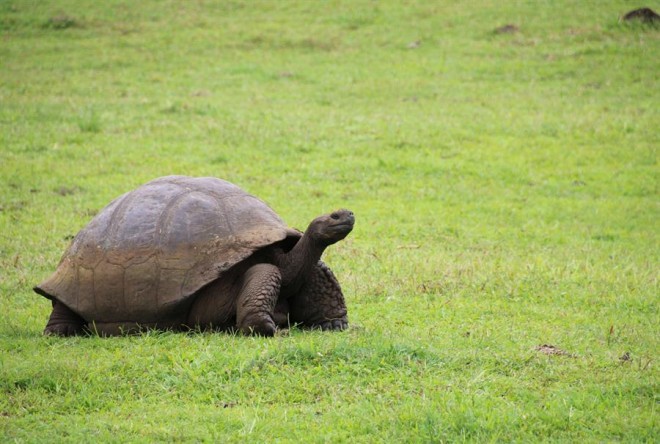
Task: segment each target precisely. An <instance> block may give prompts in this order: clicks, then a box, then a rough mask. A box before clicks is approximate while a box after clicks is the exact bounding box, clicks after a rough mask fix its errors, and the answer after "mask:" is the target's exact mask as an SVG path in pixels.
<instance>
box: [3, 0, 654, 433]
mask: <svg viewBox="0 0 660 444" xmlns="http://www.w3.org/2000/svg"><path fill="white" fill-rule="evenodd" d="M51 3H54V4H52V5H47V4H46V2H43V3H38V4H37V3H36V2H27V1H19V0H14V1H11V0H5V1H2V2H0V31H1V38H2V44H0V68H1V69H0V261H1V262H0V269H1V270H2V272H1V273H0V291H1V294H0V310H2V312H3V313H4V315H3V316H2V318H1V320H0V350H1V351H2V355H0V359H1V361H0V375H1V378H0V390H1V391H2V395H0V433H1V434H0V437H2V438H3V441H5V440H12V439H18V440H28V441H43V440H47V439H53V438H54V437H57V438H58V440H63V439H69V440H71V441H80V440H81V439H83V438H86V439H88V438H89V437H90V436H96V437H98V438H101V439H103V440H116V439H121V440H155V439H158V440H164V439H191V440H199V439H208V440H211V439H214V440H221V441H229V442H231V441H243V440H244V439H245V438H247V437H249V438H250V439H251V440H255V441H259V440H264V439H266V438H269V437H276V438H278V439H280V440H283V441H286V440H303V439H310V437H311V438H312V440H314V439H318V440H319V441H324V440H330V439H333V440H336V439H339V440H340V441H341V440H342V439H348V438H349V437H351V438H353V439H355V440H357V441H368V440H377V441H391V440H392V439H395V438H396V439H405V440H409V441H430V440H439V441H441V440H449V441H455V440H460V439H479V440H484V439H502V440H506V441H509V440H529V439H531V438H532V437H534V438H545V439H553V440H554V439H560V440H569V439H570V440H577V439H580V440H587V441H591V440H594V441H600V440H616V439H625V440H645V439H646V440H652V437H653V436H657V435H658V428H659V427H658V424H657V415H656V412H655V405H656V402H657V392H658V383H657V381H658V372H657V369H656V365H655V364H656V363H655V360H657V350H658V349H659V340H658V337H659V336H658V328H657V325H658V321H659V319H658V311H657V294H658V282H657V268H658V251H659V249H658V247H659V245H658V236H657V232H658V228H659V227H658V222H657V221H658V215H659V214H658V213H659V211H658V190H657V181H658V169H657V147H658V144H659V142H660V141H659V138H658V135H657V122H658V121H659V120H660V119H659V113H658V111H657V109H658V107H657V103H658V99H659V96H660V94H659V93H658V84H657V73H658V72H660V62H659V60H660V59H658V57H657V53H658V49H660V44H659V33H658V30H657V28H649V27H644V26H626V25H622V24H618V23H617V16H618V15H619V14H621V13H623V12H625V11H626V10H629V9H631V8H633V7H634V6H636V4H632V3H630V2H620V1H619V2H617V1H610V2H599V3H598V5H597V6H594V5H588V4H585V5H582V6H579V5H575V4H574V2H531V1H530V2H510V6H502V5H501V4H500V3H501V2H490V1H487V0H482V1H480V2H464V3H463V4H453V3H454V2H446V3H447V4H446V5H443V4H441V2H437V3H438V4H429V2H407V3H406V6H397V4H398V3H399V2H367V1H364V2H350V3H348V2H298V3H293V2H258V3H242V2H229V1H227V2H218V4H215V3H214V4H211V2H201V1H199V2H192V1H190V2H182V1H181V2H177V1H158V2H156V1H153V2H147V1H144V2H139V5H137V4H134V3H137V2H131V3H130V4H128V3H124V2H118V1H117V2H80V1H74V0H70V1H63V0H62V1H58V2H51ZM442 3H445V2H442ZM53 18H55V19H54V20H52V19H53ZM506 23H514V24H516V25H518V26H519V27H520V31H519V32H517V33H514V34H502V35H498V34H493V33H492V30H493V29H494V28H496V27H498V26H501V25H504V24H506ZM416 41H419V44H418V45H412V46H416V47H414V48H409V46H411V45H410V44H411V43H412V42H416ZM172 173H183V174H190V175H214V176H219V177H223V178H226V179H229V180H231V181H233V182H235V183H237V184H240V185H241V186H243V187H245V188H246V189H248V190H249V191H250V192H252V193H254V194H256V195H259V196H261V197H262V198H264V199H265V200H266V201H267V202H269V203H270V204H271V205H272V206H273V207H274V208H275V209H276V210H277V211H278V212H279V213H280V214H281V215H282V216H283V217H284V218H285V219H286V220H287V221H289V222H290V223H291V224H292V225H294V226H298V227H304V226H305V224H306V223H307V222H308V221H309V220H310V219H311V218H312V217H313V216H315V215H317V214H319V213H321V212H326V211H328V210H330V209H332V208H335V207H337V206H345V207H349V208H351V209H353V210H354V211H355V212H356V214H357V217H358V225H357V227H356V230H355V232H354V233H353V234H352V235H351V237H350V238H349V239H347V240H346V241H345V242H343V243H342V244H341V245H337V246H336V247H334V248H333V249H332V251H330V252H329V253H328V254H327V260H328V262H329V263H330V264H331V265H332V267H333V269H334V270H335V271H336V273H337V275H338V276H339V278H340V280H341V281H342V283H343V285H344V288H345V292H346V294H347V301H348V304H349V310H350V316H351V321H352V325H353V328H352V329H351V330H350V331H348V332H346V333H342V334H321V333H310V332H300V331H297V330H293V331H291V332H290V334H287V335H282V336H280V337H277V338H275V339H272V340H264V339H258V338H242V337H230V336H226V335H207V334H204V335H175V334H151V335H147V336H143V337H137V338H113V339H107V340H102V339H96V338H83V339H64V340H63V339H50V338H43V337H41V336H40V332H41V329H42V328H43V325H44V323H45V320H46V319H47V316H48V311H49V310H48V304H47V303H46V302H45V301H44V300H42V299H40V298H38V297H37V296H36V295H35V294H33V293H32V292H31V290H30V289H31V286H32V285H34V284H35V283H37V282H38V281H39V280H40V279H42V278H44V277H45V276H47V275H48V273H50V272H52V270H53V269H54V267H55V265H56V263H57V261H58V259H59V257H60V255H61V253H62V251H63V250H64V248H65V247H66V244H67V242H68V237H69V236H70V235H72V234H75V232H76V231H77V230H79V229H80V228H81V227H82V226H84V224H85V223H86V222H87V221H88V220H89V218H90V217H91V215H93V214H94V213H95V212H97V211H98V210H99V209H100V208H102V207H103V206H104V205H105V204H106V203H107V202H108V201H109V200H110V199H112V198H113V197H115V196H117V195H118V194H120V193H123V192H125V191H127V190H129V189H131V188H133V187H135V186H137V185H139V184H140V183H143V182H144V181H146V180H149V179H150V178H153V177H155V176H160V175H165V174H172ZM544 343H548V344H554V345H556V346H558V347H561V348H562V349H565V350H568V351H569V352H571V353H573V354H574V355H575V357H568V356H545V355H542V354H539V353H537V352H535V351H534V350H533V348H534V347H535V346H536V345H539V344H544ZM626 351H628V352H630V354H631V356H632V361H627V362H622V361H619V359H618V358H619V356H621V355H622V354H623V353H624V352H626Z"/></svg>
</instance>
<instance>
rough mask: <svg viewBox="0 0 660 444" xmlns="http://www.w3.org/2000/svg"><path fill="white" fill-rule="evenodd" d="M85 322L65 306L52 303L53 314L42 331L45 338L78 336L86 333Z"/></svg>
mask: <svg viewBox="0 0 660 444" xmlns="http://www.w3.org/2000/svg"><path fill="white" fill-rule="evenodd" d="M86 328H87V322H85V320H84V319H83V318H81V317H80V316H78V315H77V314H75V313H74V312H73V311H71V310H70V309H69V308H68V307H67V306H66V305H64V304H62V303H60V302H53V312H52V313H51V314H50V319H48V324H46V328H45V329H44V335H47V336H78V335H83V334H85V333H86V332H87V330H86Z"/></svg>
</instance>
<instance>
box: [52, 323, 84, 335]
mask: <svg viewBox="0 0 660 444" xmlns="http://www.w3.org/2000/svg"><path fill="white" fill-rule="evenodd" d="M86 332H87V331H86V329H85V325H80V324H53V325H51V324H48V325H47V326H46V328H45V329H44V335H46V336H80V335H83V334H85V333H86Z"/></svg>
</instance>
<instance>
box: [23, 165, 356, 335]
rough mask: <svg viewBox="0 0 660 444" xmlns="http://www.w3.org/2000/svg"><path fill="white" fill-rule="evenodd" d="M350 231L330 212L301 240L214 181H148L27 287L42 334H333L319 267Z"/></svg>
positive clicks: (329, 291) (341, 322) (330, 282)
mask: <svg viewBox="0 0 660 444" xmlns="http://www.w3.org/2000/svg"><path fill="white" fill-rule="evenodd" d="M354 222H355V218H354V216H353V213H352V212H351V211H348V210H338V211H334V212H332V213H330V214H326V215H323V216H320V217H317V218H316V219H314V220H313V221H312V222H311V223H310V224H309V227H308V228H307V230H306V231H305V232H304V233H301V232H299V231H297V230H294V229H292V228H289V227H288V226H287V225H286V224H285V223H284V222H283V221H282V219H281V218H280V217H279V216H278V215H277V214H276V213H275V212H274V211H273V210H272V209H271V208H270V207H268V205H266V204H265V203H264V202H262V201H261V200H259V199H258V198H256V197H254V196H252V195H250V194H248V193H246V192H245V191H243V190H242V189H241V188H239V187H238V186H236V185H233V184H231V183H229V182H226V181H224V180H221V179H217V178H213V177H198V178H193V177H186V176H167V177H161V178H158V179H155V180H153V181H151V182H148V183H146V184H144V185H142V186H140V187H139V188H137V189H135V190H133V191H131V192H129V193H126V194H124V195H122V196H120V197H118V198H117V199H115V200H114V201H112V202H111V203H110V204H109V205H108V206H106V207H105V208H104V209H103V210H102V211H101V212H99V214H98V215H96V217H94V219H92V221H91V222H90V223H89V224H88V225H87V226H86V227H85V228H83V229H82V230H81V231H80V232H79V233H78V234H77V235H76V236H75V238H74V239H73V241H72V242H71V245H70V246H69V248H68V249H67V250H66V252H65V253H64V255H63V257H62V259H61V261H60V263H59V266H58V267H57V270H56V271H55V273H53V275H52V276H50V277H49V278H48V279H46V280H45V281H44V282H42V283H41V284H39V285H38V286H36V287H35V288H34V290H35V291H36V292H37V293H39V294H41V295H43V296H45V297H46V298H48V299H50V300H51V301H52V304H53V311H52V313H51V316H50V319H49V321H48V324H47V325H46V329H45V331H44V333H45V334H52V335H62V336H69V335H77V334H84V333H89V332H92V333H98V334H101V335H116V334H121V333H124V332H131V331H136V330H137V331H141V330H143V329H145V328H147V329H148V328H157V329H172V330H181V329H195V328H201V329H217V330H238V331H241V332H243V333H246V334H258V335H264V336H271V335H273V334H274V333H275V331H276V328H277V327H278V326H279V327H286V326H287V325H290V324H294V323H296V324H301V325H303V326H309V327H315V328H321V329H324V330H343V329H345V328H346V327H347V326H348V320H347V317H346V305H345V302H344V296H343V294H342V291H341V288H340V286H339V283H338V282H337V279H336V278H335V276H334V274H333V273H332V271H331V270H330V268H328V267H327V266H326V265H325V264H324V263H323V262H322V261H321V260H320V259H321V255H322V254H323V251H324V250H325V248H326V247H328V246H329V245H332V244H334V243H335V242H337V241H340V240H342V239H344V238H345V237H346V236H347V235H348V234H349V233H350V232H351V230H352V229H353V224H354Z"/></svg>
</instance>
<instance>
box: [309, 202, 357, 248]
mask: <svg viewBox="0 0 660 444" xmlns="http://www.w3.org/2000/svg"><path fill="white" fill-rule="evenodd" d="M354 224H355V215H354V214H353V212H352V211H349V210H337V211H333V212H332V213H329V214H324V215H323V216H319V217H317V218H316V219H314V220H313V221H312V222H311V223H310V224H309V227H308V228H307V231H305V235H306V236H310V237H311V238H312V239H314V240H315V241H316V242H318V243H320V244H322V245H324V246H328V245H332V244H334V243H335V242H339V241H340V240H342V239H343V238H345V237H346V236H348V233H350V232H351V231H352V230H353V225H354Z"/></svg>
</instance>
